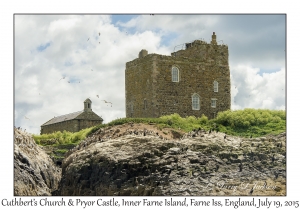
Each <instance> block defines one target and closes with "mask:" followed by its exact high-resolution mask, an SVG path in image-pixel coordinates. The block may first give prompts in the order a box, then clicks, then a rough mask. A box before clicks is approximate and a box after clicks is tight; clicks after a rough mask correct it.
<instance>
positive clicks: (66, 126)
mask: <svg viewBox="0 0 300 210" xmlns="http://www.w3.org/2000/svg"><path fill="white" fill-rule="evenodd" d="M101 123H102V121H99V120H80V119H73V120H68V121H63V122H59V123H55V124H51V125H45V126H42V127H41V134H45V133H53V132H57V131H61V132H63V131H64V130H65V131H70V132H77V131H80V130H81V129H84V128H89V127H92V126H95V125H98V124H101Z"/></svg>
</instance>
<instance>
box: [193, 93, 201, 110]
mask: <svg viewBox="0 0 300 210" xmlns="http://www.w3.org/2000/svg"><path fill="white" fill-rule="evenodd" d="M192 109H193V110H200V97H199V95H198V94H196V93H195V94H193V95H192Z"/></svg>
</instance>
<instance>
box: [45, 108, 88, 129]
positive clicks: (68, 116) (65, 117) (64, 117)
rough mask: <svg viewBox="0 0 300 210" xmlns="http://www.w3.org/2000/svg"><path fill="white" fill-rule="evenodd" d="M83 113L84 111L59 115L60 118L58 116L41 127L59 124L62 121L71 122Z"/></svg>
mask: <svg viewBox="0 0 300 210" xmlns="http://www.w3.org/2000/svg"><path fill="white" fill-rule="evenodd" d="M83 112H84V111H78V112H73V113H70V114H65V115H61V116H58V117H54V118H52V119H51V120H49V121H47V122H45V123H44V124H43V125H42V126H44V125H50V124H54V123H59V122H63V121H66V120H73V119H75V118H76V117H78V115H80V114H81V113H83Z"/></svg>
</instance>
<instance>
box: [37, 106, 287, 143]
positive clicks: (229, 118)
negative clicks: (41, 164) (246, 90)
mask: <svg viewBox="0 0 300 210" xmlns="http://www.w3.org/2000/svg"><path fill="white" fill-rule="evenodd" d="M125 123H145V124H147V123H149V124H152V123H153V124H156V126H157V127H158V128H159V129H163V128H166V127H167V128H173V129H174V131H173V132H176V130H179V129H180V130H182V131H185V132H188V131H191V130H193V129H198V128H199V127H201V128H202V129H205V130H209V129H212V130H216V131H220V132H224V133H226V134H229V135H235V136H245V137H249V136H252V137H257V136H264V135H267V134H279V133H281V132H285V131H286V114H285V111H283V110H266V109H244V110H236V111H231V110H228V111H224V112H219V113H218V115H217V117H216V118H215V119H211V120H208V118H207V117H206V116H204V115H202V116H201V117H198V118H197V117H194V116H189V117H186V118H182V117H180V116H179V115H178V114H171V115H167V116H162V117H160V118H121V119H116V120H113V121H111V122H110V123H107V124H100V125H97V126H94V127H91V128H87V129H83V130H81V131H79V132H75V133H71V132H67V131H64V132H60V131H59V132H55V133H52V134H43V135H34V136H33V138H34V139H35V141H36V142H37V143H38V144H41V145H54V146H55V145H62V144H66V145H67V144H70V145H71V144H73V145H76V144H78V143H79V142H80V141H81V140H83V139H85V138H86V136H88V135H91V134H92V133H94V132H96V131H97V130H98V129H100V128H104V127H109V126H114V125H122V124H125Z"/></svg>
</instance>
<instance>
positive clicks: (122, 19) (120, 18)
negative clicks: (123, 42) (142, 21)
mask: <svg viewBox="0 0 300 210" xmlns="http://www.w3.org/2000/svg"><path fill="white" fill-rule="evenodd" d="M137 16H139V15H124V14H123V15H112V16H111V20H112V23H113V24H114V25H116V23H117V22H122V23H126V22H128V21H130V20H131V19H132V18H136V17H137Z"/></svg>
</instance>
